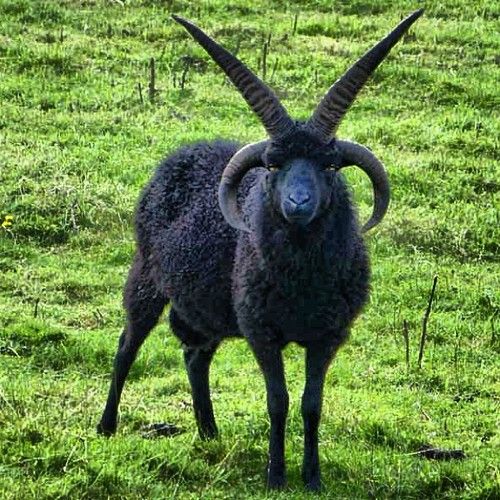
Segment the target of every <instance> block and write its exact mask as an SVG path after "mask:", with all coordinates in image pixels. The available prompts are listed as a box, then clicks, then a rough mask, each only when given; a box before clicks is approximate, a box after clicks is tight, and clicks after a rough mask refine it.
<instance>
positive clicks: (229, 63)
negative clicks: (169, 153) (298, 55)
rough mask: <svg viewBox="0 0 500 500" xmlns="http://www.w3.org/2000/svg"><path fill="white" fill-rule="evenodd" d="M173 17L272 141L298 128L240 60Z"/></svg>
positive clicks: (185, 21)
mask: <svg viewBox="0 0 500 500" xmlns="http://www.w3.org/2000/svg"><path fill="white" fill-rule="evenodd" d="M172 17H173V18H174V19H175V20H176V21H177V22H178V23H179V24H181V25H182V26H184V28H186V30H187V31H188V32H189V33H190V34H191V36H192V37H193V38H194V39H195V40H196V41H197V42H198V43H199V44H200V45H201V46H202V47H203V48H204V49H205V50H206V51H207V52H208V54H209V55H210V56H211V57H212V59H213V60H214V61H215V62H216V63H217V64H218V65H219V66H220V68H221V69H222V70H223V71H224V73H226V75H227V76H228V77H229V79H230V80H231V81H232V82H233V84H234V85H235V87H236V88H237V89H238V90H239V91H240V93H241V95H242V96H243V97H244V98H245V100H246V101H247V103H248V104H249V106H250V107H251V108H252V110H253V111H254V112H255V113H256V114H257V116H258V117H259V118H260V121H261V122H262V124H263V125H264V127H265V129H266V130H267V133H268V134H269V136H270V137H283V136H286V135H287V134H288V133H289V132H290V130H291V129H292V128H293V127H294V122H293V121H292V119H291V118H290V117H289V116H288V113H287V112H286V110H285V108H284V107H283V105H282V104H281V103H280V102H279V99H278V98H277V97H276V94H275V93H274V92H273V91H272V90H271V89H270V88H269V87H268V86H267V85H266V84H265V83H264V82H262V81H261V80H260V79H259V78H258V77H257V76H255V75H254V74H253V73H252V72H251V71H250V70H249V69H248V68H247V67H246V66H245V65H244V64H243V63H242V62H241V61H240V60H239V59H238V58H236V57H235V56H233V54H231V53H230V52H229V51H227V50H226V49H225V48H224V47H222V46H220V45H219V44H218V43H217V42H216V41H215V40H213V39H212V38H210V37H209V36H208V35H207V34H205V33H204V32H203V31H202V30H201V29H200V28H198V27H197V26H195V25H194V24H193V23H191V22H190V21H188V20H186V19H183V18H182V17H179V16H176V15H172Z"/></svg>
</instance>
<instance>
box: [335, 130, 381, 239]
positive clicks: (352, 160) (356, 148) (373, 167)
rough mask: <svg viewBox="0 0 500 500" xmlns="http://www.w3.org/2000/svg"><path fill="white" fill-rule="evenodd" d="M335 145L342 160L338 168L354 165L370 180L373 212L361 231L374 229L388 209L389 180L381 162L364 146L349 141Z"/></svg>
mask: <svg viewBox="0 0 500 500" xmlns="http://www.w3.org/2000/svg"><path fill="white" fill-rule="evenodd" d="M335 145H336V147H337V149H338V151H339V153H340V156H341V158H342V163H341V165H340V168H343V167H347V166H350V165H355V166H357V167H359V168H360V169H361V170H363V172H365V174H367V175H368V177H369V178H370V180H371V182H372V185H373V203H374V205H373V212H372V216H371V217H370V219H369V220H368V222H367V223H366V224H365V225H364V226H363V228H362V231H363V232H366V231H368V230H369V229H372V228H373V227H375V226H376V225H377V224H378V223H379V222H380V221H381V220H382V219H383V218H384V215H385V213H386V212H387V208H388V207H389V200H390V196H391V195H390V187H389V179H388V178H387V173H386V171H385V168H384V165H383V164H382V162H381V161H380V160H379V159H378V158H377V157H376V156H375V155H374V154H373V153H372V152H371V151H370V150H369V149H368V148H366V147H365V146H362V145H361V144H357V143H355V142H351V141H340V140H338V139H337V140H336V141H335Z"/></svg>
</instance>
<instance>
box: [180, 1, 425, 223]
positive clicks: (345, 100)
mask: <svg viewBox="0 0 500 500" xmlns="http://www.w3.org/2000/svg"><path fill="white" fill-rule="evenodd" d="M422 13H423V9H419V10H417V11H415V12H414V13H413V14H411V15H410V16H408V17H407V18H406V19H404V20H403V21H401V22H400V23H399V24H398V26H396V28H395V29H394V30H393V31H391V32H390V33H389V34H388V35H387V36H386V37H385V38H383V39H382V40H381V41H380V42H378V43H377V44H376V45H375V46H373V47H372V48H371V49H370V50H369V51H368V52H367V53H366V54H365V55H363V56H362V57H361V59H359V61H357V62H356V63H355V64H354V65H353V66H351V68H349V69H348V70H347V71H346V73H344V75H343V76H342V77H341V78H339V79H338V80H337V81H336V82H335V83H334V84H333V85H332V87H331V88H330V89H329V90H328V92H327V93H326V94H325V96H324V97H323V99H322V100H321V102H320V103H319V105H318V107H317V108H316V110H315V111H314V113H313V115H312V117H311V118H310V119H309V120H308V121H307V122H305V123H297V122H295V121H293V120H292V119H291V118H290V116H289V115H288V113H287V111H286V110H285V108H284V107H283V105H282V104H281V103H280V102H279V100H278V98H277V97H276V95H275V94H274V92H273V91H272V90H271V89H270V88H269V87H267V85H265V84H264V83H263V82H262V81H261V80H260V79H259V78H257V76H255V75H254V74H253V73H252V72H251V71H250V70H249V69H248V68H247V67H246V66H245V65H244V64H243V63H242V62H241V61H239V60H238V59H237V58H236V57H235V56H233V55H232V54H231V53H230V52H228V51H227V50H226V49H224V48H223V47H221V46H220V45H219V44H218V43H217V42H215V41H214V40H213V39H212V38H210V37H209V36H208V35H206V34H205V33H204V32H203V31H201V30H200V29H199V28H198V27H197V26H195V25H194V24H192V23H190V22H189V21H187V20H185V19H182V18H180V17H178V16H175V15H174V16H173V17H174V19H175V20H176V21H177V22H179V23H180V24H182V25H183V26H184V27H185V28H186V30H187V31H189V33H190V34H191V35H192V36H193V38H194V39H195V40H196V41H197V42H198V43H199V44H200V45H201V46H202V47H203V48H204V49H205V50H206V51H207V52H208V53H209V54H210V56H211V57H212V58H213V59H214V61H215V62H216V63H217V64H218V65H219V66H220V67H221V69H222V70H223V71H224V72H225V73H226V75H227V76H228V77H229V79H230V80H231V81H232V82H233V84H234V85H235V86H236V87H237V89H238V90H239V91H240V93H241V94H242V96H243V97H244V98H245V100H246V101H247V103H248V104H249V106H250V107H251V108H252V110H253V111H254V112H255V113H256V114H257V116H258V117H259V118H260V120H261V122H262V124H263V125H264V127H265V129H266V131H267V133H268V135H269V139H268V140H264V141H260V142H257V143H253V144H249V145H247V146H245V147H243V148H242V149H240V150H239V151H238V152H237V153H236V154H235V155H234V156H233V157H232V158H231V160H230V161H229V163H228V165H227V166H226V168H225V169H224V172H223V174H222V179H221V182H220V186H219V205H220V207H221V210H222V213H223V215H224V217H225V218H226V220H227V222H228V223H229V224H231V226H233V227H235V228H237V229H241V230H245V231H248V228H247V227H246V225H245V224H244V222H243V219H242V216H241V213H240V210H239V208H238V205H237V202H236V193H237V189H238V185H239V183H240V181H241V179H243V177H244V175H245V174H246V173H247V172H248V171H249V170H250V169H252V168H255V167H259V166H262V165H264V166H265V167H267V168H268V169H269V170H270V171H271V172H270V175H269V176H268V177H269V178H270V181H271V183H272V188H273V197H274V200H275V205H277V206H279V208H280V210H281V212H282V214H283V216H284V217H285V218H286V219H287V220H288V221H289V222H291V223H294V224H295V223H297V224H302V225H305V224H308V223H309V222H311V220H313V219H314V218H315V217H316V216H317V215H318V213H319V212H320V211H321V207H322V206H324V205H325V203H326V202H327V200H328V199H329V195H328V186H329V183H330V180H331V176H332V175H335V172H336V171H338V170H340V169H341V168H343V167H346V166H350V165H355V166H357V167H360V168H361V169H362V170H363V171H364V172H365V173H366V174H367V175H368V176H369V178H370V180H371V181H372V185H373V192H374V208H373V213H372V216H371V218H370V220H369V221H368V222H367V223H366V224H365V225H364V226H363V231H367V230H368V229H371V228H372V227H374V226H375V225H377V224H378V223H379V222H380V221H381V220H382V218H383V217H384V215H385V213H386V211H387V207H388V205H389V197H390V195H389V181H388V179H387V174H386V172H385V169H384V166H383V165H382V163H381V162H380V161H379V160H378V159H377V158H376V156H375V155H374V154H373V153H372V152H371V151H370V150H369V149H367V148H365V147H364V146H362V145H360V144H356V143H354V142H350V141H342V140H339V139H336V138H335V133H336V131H337V128H338V126H339V124H340V122H341V120H342V118H343V117H344V115H345V114H346V112H347V110H348V109H349V106H350V105H351V104H352V102H353V101H354V100H355V98H356V96H357V94H358V92H359V91H360V90H361V88H362V87H363V85H364V84H365V83H366V81H367V80H368V78H369V76H370V75H371V74H372V73H373V72H374V71H375V69H376V68H377V66H378V65H379V64H380V63H381V62H382V61H383V59H384V58H385V57H386V56H387V54H388V53H389V51H390V50H391V49H392V47H393V46H394V45H395V44H396V43H397V42H398V41H399V40H400V39H401V37H402V36H403V35H404V34H405V33H406V31H407V30H408V29H409V28H410V26H411V25H412V24H413V23H414V22H415V21H416V20H417V19H418V18H419V17H420V16H421V15H422Z"/></svg>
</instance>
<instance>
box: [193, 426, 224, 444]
mask: <svg viewBox="0 0 500 500" xmlns="http://www.w3.org/2000/svg"><path fill="white" fill-rule="evenodd" d="M198 434H199V435H200V438H201V439H202V440H203V441H210V440H212V439H217V437H218V436H219V431H218V430H217V427H207V428H206V429H198Z"/></svg>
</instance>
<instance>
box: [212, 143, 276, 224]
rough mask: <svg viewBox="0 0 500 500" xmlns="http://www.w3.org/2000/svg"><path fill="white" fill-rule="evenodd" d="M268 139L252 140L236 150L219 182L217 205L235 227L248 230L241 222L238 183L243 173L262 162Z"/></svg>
mask: <svg viewBox="0 0 500 500" xmlns="http://www.w3.org/2000/svg"><path fill="white" fill-rule="evenodd" d="M268 143H269V141H267V140H265V141H260V142H254V143H253V144H248V145H246V146H244V147H243V148H241V149H240V150H239V151H237V152H236V153H235V154H234V155H233V157H232V158H231V159H230V160H229V163H228V164H227V166H226V168H225V169H224V172H222V179H221V181H220V184H219V206H220V209H221V211H222V215H223V216H224V218H225V219H226V221H227V222H228V223H229V224H230V225H231V226H233V227H234V228H235V229H240V230H242V231H247V232H250V229H248V227H247V226H246V224H245V223H244V222H243V217H242V214H241V211H240V209H239V208H238V203H237V194H238V185H239V183H240V181H241V179H243V177H244V175H245V174H246V173H247V172H248V171H249V170H250V169H251V168H253V167H256V166H258V165H259V163H262V160H261V157H262V153H263V152H264V150H265V149H266V146H267V144H268Z"/></svg>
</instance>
